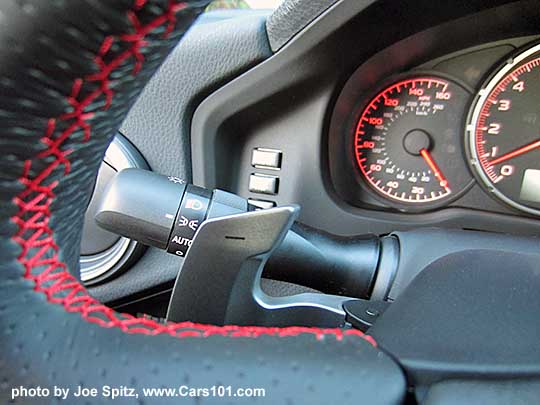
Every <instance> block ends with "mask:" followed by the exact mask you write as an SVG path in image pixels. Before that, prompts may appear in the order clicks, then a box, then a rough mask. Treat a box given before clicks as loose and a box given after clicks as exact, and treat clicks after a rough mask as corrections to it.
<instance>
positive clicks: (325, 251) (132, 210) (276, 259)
mask: <svg viewBox="0 0 540 405" xmlns="http://www.w3.org/2000/svg"><path fill="white" fill-rule="evenodd" d="M255 209H256V207H253V206H251V205H249V204H248V202H247V200H246V199H244V198H242V197H239V196H237V195H235V194H232V193H228V192H225V191H222V190H213V191H210V190H207V189H204V188H201V187H197V186H194V185H191V184H187V183H186V182H185V181H184V180H183V179H180V178H178V177H174V176H162V175H159V174H156V173H152V172H149V171H145V170H139V169H126V170H123V171H121V172H120V173H118V174H117V175H116V177H115V178H114V179H113V180H112V181H111V183H110V184H109V186H108V189H107V191H106V192H105V194H104V198H103V200H102V203H101V206H100V208H99V209H98V212H97V215H96V222H97V223H98V224H99V225H100V226H101V227H102V228H104V229H106V230H108V231H111V232H114V233H116V234H119V235H122V236H125V237H128V238H131V239H134V240H137V241H139V242H142V243H144V244H146V245H150V246H154V247H157V248H159V249H164V250H166V251H167V252H169V253H171V254H175V255H177V256H180V257H186V256H187V254H188V251H189V250H190V247H191V245H192V243H193V239H194V237H195V234H196V232H197V230H198V229H199V227H200V226H201V224H203V223H204V222H205V221H207V220H209V219H213V218H220V217H226V216H230V215H237V214H242V213H246V212H249V211H254V210H255ZM252 226H253V227H257V226H258V223H257V222H256V221H254V223H253V224H252ZM380 251H381V241H380V239H379V238H378V237H376V236H373V235H365V236H360V237H341V236H336V235H331V234H329V233H326V232H323V231H320V230H317V229H314V228H312V227H309V226H306V225H303V224H300V223H294V224H293V226H292V227H291V229H290V230H289V231H288V232H287V233H286V235H285V237H284V239H283V241H282V242H281V244H280V245H279V246H278V247H277V248H276V249H275V251H274V252H273V253H272V255H271V256H270V257H269V259H268V262H267V263H266V265H265V267H264V273H263V277H266V278H270V279H274V280H280V281H287V282H291V283H295V284H299V285H303V286H306V287H310V288H313V289H316V290H318V291H321V292H323V293H326V294H333V295H339V296H347V297H354V298H363V299H366V298H369V297H370V295H371V292H372V290H373V287H374V284H375V276H376V273H377V268H378V264H379V256H380ZM208 254H209V255H211V254H212V252H208Z"/></svg>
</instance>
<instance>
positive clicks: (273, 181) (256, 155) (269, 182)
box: [249, 148, 283, 209]
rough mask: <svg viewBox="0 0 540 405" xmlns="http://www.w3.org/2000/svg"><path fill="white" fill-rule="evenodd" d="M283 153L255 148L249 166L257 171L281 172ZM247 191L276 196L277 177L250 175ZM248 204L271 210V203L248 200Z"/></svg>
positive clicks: (260, 174)
mask: <svg viewBox="0 0 540 405" xmlns="http://www.w3.org/2000/svg"><path fill="white" fill-rule="evenodd" d="M282 158H283V153H282V152H281V151H279V150H276V149H268V148H255V149H254V150H253V152H252V155H251V165H252V166H253V167H255V168H257V169H269V170H276V171H278V170H281V161H282ZM249 191H250V192H252V193H257V194H266V195H276V194H277V193H278V191H279V177H278V176H272V175H269V174H262V173H252V174H251V175H250V176H249ZM249 203H250V204H251V205H254V206H256V207H258V208H261V209H267V208H272V207H274V206H275V205H276V204H275V203H274V202H273V201H266V200H259V199H250V200H249Z"/></svg>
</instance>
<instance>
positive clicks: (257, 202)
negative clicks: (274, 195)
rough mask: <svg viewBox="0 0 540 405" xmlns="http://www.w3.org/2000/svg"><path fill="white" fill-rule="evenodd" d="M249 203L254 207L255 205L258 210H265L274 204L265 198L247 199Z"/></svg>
mask: <svg viewBox="0 0 540 405" xmlns="http://www.w3.org/2000/svg"><path fill="white" fill-rule="evenodd" d="M248 204H249V205H253V206H254V207H257V208H256V209H258V210H267V209H269V208H274V207H275V206H276V203H275V202H273V201H265V200H253V199H249V200H248Z"/></svg>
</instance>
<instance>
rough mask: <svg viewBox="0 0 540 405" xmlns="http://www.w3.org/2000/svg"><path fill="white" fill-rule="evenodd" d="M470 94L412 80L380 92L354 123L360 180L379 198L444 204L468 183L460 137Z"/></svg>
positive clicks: (437, 81)
mask: <svg viewBox="0 0 540 405" xmlns="http://www.w3.org/2000/svg"><path fill="white" fill-rule="evenodd" d="M469 98H470V94H469V93H468V92H467V90H465V89H464V88H463V87H461V86H460V85H458V84H457V83H454V82H452V81H449V80H446V79H442V78H438V77H432V76H423V77H412V78H408V79H405V80H401V81H398V82H395V83H394V84H392V85H390V86H388V87H386V88H385V89H384V90H382V91H381V92H379V93H378V94H377V95H376V96H375V97H374V98H373V99H371V101H370V102H369V103H368V104H367V106H366V107H365V108H364V109H363V111H362V112H361V115H360V118H359V119H358V122H357V124H356V130H355V137H354V152H355V157H356V163H357V165H358V168H359V169H360V172H361V175H362V177H363V178H364V179H365V180H366V182H367V183H368V184H369V186H370V187H372V188H373V189H374V190H375V191H376V192H377V193H378V194H379V195H382V196H383V197H385V198H386V199H389V200H393V201H396V202H399V203H403V204H407V205H414V206H418V207H424V206H430V205H433V204H438V203H440V202H443V201H444V202H446V201H447V200H448V199H450V198H453V197H454V196H455V195H457V194H458V192H459V191H461V190H463V189H464V188H465V187H466V185H467V184H468V183H469V182H470V181H471V177H470V175H469V174H468V170H467V169H466V162H465V161H464V160H463V153H462V146H461V142H460V137H461V136H460V134H461V133H462V128H463V126H462V125H463V118H462V117H463V116H464V114H465V112H466V108H467V102H468V100H469Z"/></svg>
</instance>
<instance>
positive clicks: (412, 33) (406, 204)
mask: <svg viewBox="0 0 540 405" xmlns="http://www.w3.org/2000/svg"><path fill="white" fill-rule="evenodd" d="M407 4H408V3H407V2H405V3H403V2H391V1H389V2H382V3H377V4H375V5H374V6H373V7H368V8H365V9H364V11H363V12H362V13H360V14H355V13H354V12H353V11H352V10H349V11H347V10H341V11H340V12H338V9H339V8H340V7H341V8H344V9H345V8H355V7H360V6H359V5H356V3H355V2H344V3H343V4H341V3H340V7H337V9H336V12H335V13H333V12H329V13H328V15H323V16H321V17H320V19H319V20H318V21H316V23H314V24H313V25H312V26H310V27H309V29H307V30H306V31H305V32H304V33H302V34H301V35H299V36H298V37H297V38H296V39H295V40H294V41H292V42H291V43H290V44H288V45H287V46H285V47H283V48H282V49H281V50H280V51H279V52H277V53H276V54H275V55H274V56H272V57H271V58H269V59H268V60H266V61H265V62H264V63H262V64H260V65H259V66H257V67H255V68H254V69H252V70H250V71H248V72H246V73H245V74H244V75H242V76H240V77H239V78H238V79H236V80H234V81H233V82H231V83H229V84H228V85H226V86H224V87H223V88H221V89H220V90H219V91H218V92H216V93H214V94H213V95H211V96H210V97H208V98H207V99H206V100H205V101H204V102H203V103H202V104H201V105H200V106H199V107H198V108H197V110H196V112H195V115H194V118H193V121H192V128H191V132H192V156H193V159H192V160H193V180H194V182H195V183H196V184H200V185H202V186H205V187H210V188H212V187H216V188H221V189H224V190H227V191H231V192H234V193H237V194H239V195H242V196H244V197H246V198H249V199H251V200H256V201H262V203H264V204H270V205H271V204H276V205H284V204H291V203H297V204H299V205H301V207H302V210H301V214H300V221H301V222H303V223H306V224H307V225H310V226H313V227H316V228H320V229H323V230H326V231H328V232H331V233H334V234H338V235H358V234H364V233H375V234H378V235H381V234H387V233H391V232H393V231H400V230H409V229H417V228H419V227H440V228H448V229H451V228H458V229H474V230H481V231H494V232H503V233H510V234H515V235H537V234H539V233H540V221H538V217H537V216H536V215H535V213H532V212H527V211H526V210H523V209H519V208H517V207H515V206H512V205H511V204H508V203H507V202H505V201H504V200H503V199H501V198H500V197H499V196H497V195H495V193H493V192H491V190H490V188H489V184H487V183H486V182H485V181H482V179H481V175H480V173H479V172H478V169H477V168H476V167H475V166H474V164H473V162H472V159H473V158H474V156H472V154H471V153H469V151H468V149H469V148H470V146H469V144H468V142H469V141H468V139H469V138H470V137H469V135H468V133H469V132H470V131H467V129H468V127H470V124H471V121H470V116H472V113H471V111H472V109H473V108H472V107H473V105H478V104H479V103H481V101H479V97H480V93H481V90H482V88H483V87H484V86H486V85H487V84H488V83H489V81H490V78H491V77H492V76H493V75H494V74H496V72H497V71H499V70H500V69H502V67H503V66H504V64H505V62H506V60H507V59H508V57H509V56H511V55H516V52H518V53H519V51H520V50H522V49H527V47H528V46H534V45H535V44H536V43H538V42H539V41H540V35H539V34H540V32H539V30H538V27H539V26H540V10H539V9H538V7H537V3H535V2H533V1H518V2H504V1H503V2H496V3H494V2H482V1H480V2H470V3H467V4H465V3H463V4H461V3H460V6H459V7H457V6H456V5H455V4H454V3H452V4H450V3H449V4H446V3H437V4H436V5H434V4H433V2H429V1H419V2H414V7H412V6H411V7H408V6H407ZM409 5H412V3H411V4H409ZM434 8H436V10H435V9H434ZM420 16H422V18H419V17H420ZM427 16H429V18H428V17H427ZM340 18H341V20H340ZM400 83H401V84H406V86H407V89H408V90H407V93H408V91H409V88H411V89H412V88H413V84H414V88H415V89H416V90H413V93H416V94H417V95H416V96H415V95H414V94H407V95H406V97H404V98H403V100H402V101H399V100H398V104H397V105H391V104H392V103H396V100H395V99H396V98H398V97H396V96H395V95H396V94H397V93H395V92H394V90H395V89H396V87H397V86H399V87H401V86H400ZM396 85H397V86H396ZM403 88H405V86H403ZM418 89H421V90H423V91H424V92H425V94H423V95H419V93H418ZM438 93H440V94H438ZM426 94H427V95H430V96H431V99H430V100H434V102H431V103H430V102H429V100H427V99H425V98H424V99H420V98H422V97H425V96H426ZM384 96H386V98H387V99H388V103H389V104H390V105H384V104H385V97H384ZM378 97H379V99H378V100H377V98H378ZM414 97H416V100H415V99H414ZM438 97H439V98H438ZM410 103H413V104H410ZM414 103H416V104H414ZM422 103H424V104H422ZM428 104H429V105H428ZM370 105H372V107H373V106H375V107H377V109H378V110H374V109H370V108H367V107H369V106H370ZM395 107H400V108H405V109H407V108H408V109H409V110H407V111H405V110H404V111H401V112H396V114H397V113H399V118H398V115H395V116H392V117H390V116H388V119H389V120H392V125H391V126H390V127H389V128H388V129H389V130H390V132H392V133H394V132H397V133H399V134H401V138H399V137H395V138H394V137H389V139H390V143H393V145H390V146H391V147H392V148H393V151H395V150H397V151H398V153H397V154H395V155H392V156H391V157H392V159H393V160H392V162H391V164H386V163H387V162H379V161H378V160H382V159H378V158H377V157H374V156H365V155H366V154H369V152H370V151H372V150H373V149H377V148H378V149H380V146H381V145H377V144H376V143H377V142H380V143H382V142H383V141H384V140H383V139H382V138H381V133H379V134H376V133H372V134H371V136H374V137H375V139H372V138H370V139H367V138H366V139H363V138H361V137H358V136H357V134H356V132H357V130H358V129H359V128H358V127H359V122H360V120H361V118H362V117H364V118H365V119H367V120H369V119H375V120H374V121H372V122H373V124H374V126H377V125H378V122H377V121H376V120H377V119H379V118H381V117H380V116H378V115H377V114H378V111H382V109H388V108H390V109H391V108H395ZM381 108H382V109H381ZM374 111H375V112H374ZM514 111H515V110H514ZM385 112H386V113H390V112H392V111H385ZM383 114H384V113H383ZM430 114H431V115H430ZM512 114H513V113H512ZM428 117H431V118H428ZM434 117H435V118H434ZM432 118H434V119H432ZM417 119H418V120H419V122H420V121H421V122H422V124H421V125H420V124H418V123H417V122H416V120H417ZM363 122H367V121H365V120H363ZM383 124H384V123H383ZM383 127H384V125H383ZM360 130H363V129H362V128H360ZM368 132H370V131H368ZM410 133H411V134H410ZM407 134H410V136H409V139H407V144H408V145H407V148H409V150H406V149H405V146H404V143H403V139H402V138H403V137H405V135H407ZM501 134H502V136H501V139H502V138H503V137H504V138H505V139H511V136H508V135H507V134H506V133H503V132H501ZM426 135H427V136H426ZM523 136H524V138H523V140H521V141H517V142H515V145H514V146H515V148H519V147H521V146H522V145H523V146H527V145H528V144H529V143H531V142H533V141H534V136H535V135H534V133H531V134H524V135H523ZM355 137H356V139H355ZM528 137H531V138H530V140H529V138H528ZM366 141H367V142H368V144H365V142H366ZM355 142H356V143H357V144H358V143H361V145H364V146H368V148H367V149H366V148H364V150H363V151H362V153H360V152H359V151H358V150H357V149H356V146H355ZM369 142H374V143H373V145H371V144H369ZM520 142H521V143H520ZM382 146H385V145H382ZM422 146H424V147H422ZM371 147H372V149H370V148H371ZM512 147H513V146H512V145H511V144H510V143H508V145H506V143H505V142H501V144H500V145H499V149H500V150H499V153H500V155H499V156H502V155H503V154H506V153H509V152H512V151H513V149H512ZM422 149H426V151H424V152H421V151H422ZM259 150H263V151H265V150H269V151H273V152H274V153H277V154H278V156H279V161H280V166H279V168H268V167H264V166H260V165H254V164H253V154H254V151H259ZM426 152H427V153H426ZM530 153H533V154H534V153H536V151H534V152H530ZM530 153H526V154H525V155H528V156H533V155H531V154H530ZM525 155H524V156H525ZM364 158H367V159H368V160H366V161H365V162H366V166H365V167H362V164H363V163H364V161H362V162H359V161H360V160H362V159H364ZM394 160H395V161H394ZM231 161H233V162H234V164H231V163H230V162H231ZM516 162H517V160H516ZM367 163H369V165H367ZM371 165H375V166H374V167H373V169H375V171H372V172H370V173H368V172H369V171H370V170H372V168H371ZM377 165H380V166H381V167H380V168H379V167H377ZM394 165H395V167H392V166H394ZM502 166H503V165H500V166H498V169H499V170H500V168H501V167H502ZM388 168H389V169H390V173H387V172H386V169H388ZM398 169H400V170H398ZM401 169H403V170H401ZM530 169H532V170H537V169H536V168H535V167H534V163H530V162H529V163H527V164H525V165H520V168H519V170H517V168H516V172H515V174H516V177H515V179H518V181H512V182H513V184H518V185H519V186H518V188H519V190H518V191H517V192H516V191H515V190H510V191H509V192H508V193H509V195H511V196H512V197H513V198H515V196H516V194H518V197H519V194H521V188H523V186H522V184H523V176H524V174H525V171H527V170H530ZM362 170H364V172H363V171H362ZM392 170H393V173H392ZM505 170H507V169H505ZM407 172H408V173H407ZM366 173H368V174H366ZM505 173H506V172H505ZM533 174H534V172H533ZM398 175H399V178H398V177H397V176H398ZM252 176H255V177H257V178H258V179H263V180H265V181H267V182H269V183H270V182H271V183H272V189H271V190H270V189H268V190H266V191H265V192H264V193H261V190H257V189H254V188H252V187H250V180H251V179H252ZM392 176H394V177H392ZM410 177H413V178H416V181H417V182H418V183H416V184H415V183H414V182H410V184H408V183H409V182H408V179H409V178H410ZM404 179H405V180H406V182H403V180H404ZM379 180H380V183H379V185H377V184H376V183H377V182H378V181H379ZM422 180H424V181H423V182H422ZM535 180H536V179H535V176H532V177H531V179H530V181H529V182H528V184H529V185H533V184H534V182H535ZM389 182H390V185H391V186H392V190H393V191H389V189H388V186H387V184H388V183H389ZM404 184H407V187H405V185H404ZM380 185H384V186H385V187H384V189H381V187H379V186H380ZM378 187H379V188H378ZM413 187H415V188H414V189H413ZM422 188H423V190H422ZM447 188H448V189H449V191H448V190H447ZM525 188H527V187H525ZM528 189H529V190H531V189H532V190H534V187H528ZM394 190H395V191H394ZM500 191H502V190H500ZM532 194H534V193H532ZM417 196H418V197H417ZM529 198H534V196H531V197H529ZM533 203H534V202H533ZM533 208H534V207H533Z"/></svg>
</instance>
